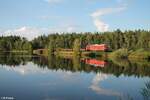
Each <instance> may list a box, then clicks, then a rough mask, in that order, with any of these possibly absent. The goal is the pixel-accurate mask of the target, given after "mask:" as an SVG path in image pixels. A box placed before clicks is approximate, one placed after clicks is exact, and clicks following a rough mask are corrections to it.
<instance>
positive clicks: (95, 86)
mask: <svg viewBox="0 0 150 100" xmlns="http://www.w3.org/2000/svg"><path fill="white" fill-rule="evenodd" d="M108 77H109V75H107V74H103V73H98V74H96V76H95V77H94V78H93V80H92V84H91V86H90V88H91V89H92V90H93V91H95V92H96V93H98V94H103V95H108V96H121V94H120V93H119V92H115V91H112V90H109V89H103V88H101V87H100V85H99V84H100V82H102V81H104V80H106V79H107V78H108Z"/></svg>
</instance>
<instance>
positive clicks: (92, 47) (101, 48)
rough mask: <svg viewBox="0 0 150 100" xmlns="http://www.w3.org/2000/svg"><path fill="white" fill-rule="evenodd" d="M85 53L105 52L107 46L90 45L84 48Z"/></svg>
mask: <svg viewBox="0 0 150 100" xmlns="http://www.w3.org/2000/svg"><path fill="white" fill-rule="evenodd" d="M86 50H87V51H107V50H108V46H107V45H106V44H91V45H87V46H86Z"/></svg>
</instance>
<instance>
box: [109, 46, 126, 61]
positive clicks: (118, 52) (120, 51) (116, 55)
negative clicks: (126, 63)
mask: <svg viewBox="0 0 150 100" xmlns="http://www.w3.org/2000/svg"><path fill="white" fill-rule="evenodd" d="M128 55H129V51H128V49H125V48H123V49H118V50H116V51H114V52H112V53H110V56H109V57H110V58H112V59H120V58H128Z"/></svg>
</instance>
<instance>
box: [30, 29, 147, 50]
mask: <svg viewBox="0 0 150 100" xmlns="http://www.w3.org/2000/svg"><path fill="white" fill-rule="evenodd" d="M75 39H80V41H81V48H85V47H86V45H87V44H101V43H105V44H108V45H109V48H110V49H111V50H117V49H120V48H127V49H132V50H136V49H140V48H144V49H150V31H145V30H137V31H124V32H122V31H120V30H119V29H118V30H116V31H114V32H104V33H100V32H96V33H90V32H89V33H71V34H69V33H64V34H50V35H48V36H40V37H38V38H35V39H34V40H33V41H32V46H33V48H34V49H38V48H48V47H49V46H50V47H51V48H52V47H53V48H54V49H56V48H70V49H71V48H73V46H74V41H75Z"/></svg>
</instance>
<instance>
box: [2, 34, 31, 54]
mask: <svg viewBox="0 0 150 100" xmlns="http://www.w3.org/2000/svg"><path fill="white" fill-rule="evenodd" d="M0 51H6V52H7V51H28V52H29V51H32V44H31V42H30V41H28V40H27V39H26V38H21V37H19V36H6V37H4V36H2V37H0Z"/></svg>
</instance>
